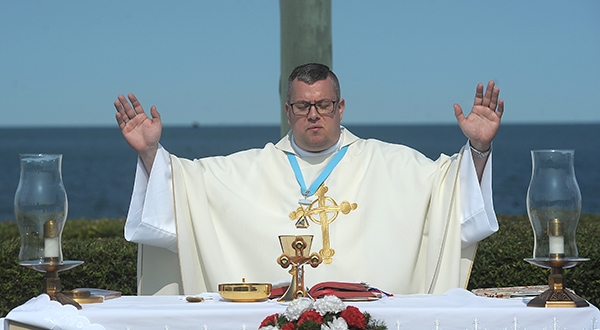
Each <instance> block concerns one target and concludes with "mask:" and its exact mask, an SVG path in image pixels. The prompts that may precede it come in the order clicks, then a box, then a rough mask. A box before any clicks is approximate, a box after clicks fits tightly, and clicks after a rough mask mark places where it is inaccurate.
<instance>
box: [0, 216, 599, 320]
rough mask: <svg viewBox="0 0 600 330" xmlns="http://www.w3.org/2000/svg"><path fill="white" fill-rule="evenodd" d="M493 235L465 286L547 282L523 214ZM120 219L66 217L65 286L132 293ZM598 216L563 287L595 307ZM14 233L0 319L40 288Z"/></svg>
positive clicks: (132, 264)
mask: <svg viewBox="0 0 600 330" xmlns="http://www.w3.org/2000/svg"><path fill="white" fill-rule="evenodd" d="M498 221H499V223H500V230H499V231H498V233H496V234H494V235H492V236H491V237H489V238H487V239H485V240H484V241H482V242H481V243H480V244H479V246H478V249H477V256H476V258H475V263H474V265H473V271H472V274H471V278H470V281H469V286H468V288H469V289H474V288H487V287H508V286H522V285H539V284H547V283H548V279H547V276H548V274H549V271H548V270H547V269H542V268H539V267H536V266H532V265H530V264H529V263H527V262H525V261H524V260H523V259H524V258H530V257H531V256H532V250H533V232H532V230H531V226H530V224H529V220H528V218H527V216H524V215H523V216H499V217H498ZM123 225H124V220H123V219H119V220H114V219H100V220H89V219H79V220H69V221H67V223H66V225H65V230H64V232H63V236H62V240H63V255H64V256H65V259H67V260H84V261H85V263H84V264H83V265H81V266H78V267H75V268H73V269H71V270H69V271H65V272H61V273H60V279H61V282H62V287H63V289H65V290H69V289H74V288H79V287H95V288H104V289H111V290H118V291H121V292H122V293H123V294H124V295H134V294H136V264H137V244H134V243H130V242H127V241H125V240H124V239H123ZM598 242H600V215H583V216H582V217H581V219H580V222H579V227H578V230H577V246H578V248H579V256H580V257H584V258H590V261H588V262H586V263H583V264H582V265H579V266H577V267H574V268H572V269H568V270H566V274H567V276H568V278H567V281H568V283H567V285H568V286H569V287H570V288H572V289H574V290H575V291H576V292H577V293H578V294H579V295H580V296H582V297H583V298H585V299H587V300H588V301H590V302H591V303H592V304H594V305H596V306H598V305H600V273H599V272H598V269H600V249H598ZM19 247H20V238H19V232H18V228H17V226H16V224H15V223H14V222H8V223H0V267H1V269H2V270H1V271H0V317H3V316H5V315H6V313H8V311H10V310H11V309H12V308H14V307H16V306H18V305H20V304H23V303H24V302H25V301H27V300H28V299H30V298H31V297H34V296H37V295H39V294H40V293H42V291H43V284H44V274H42V273H39V272H36V271H33V270H30V269H27V268H25V267H21V266H19V265H18V260H17V259H18V254H19Z"/></svg>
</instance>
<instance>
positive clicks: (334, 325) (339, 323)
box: [321, 317, 348, 330]
mask: <svg viewBox="0 0 600 330" xmlns="http://www.w3.org/2000/svg"><path fill="white" fill-rule="evenodd" d="M321 330H348V323H346V320H344V319H343V318H341V317H336V318H334V319H333V321H331V322H328V323H327V325H325V324H321Z"/></svg>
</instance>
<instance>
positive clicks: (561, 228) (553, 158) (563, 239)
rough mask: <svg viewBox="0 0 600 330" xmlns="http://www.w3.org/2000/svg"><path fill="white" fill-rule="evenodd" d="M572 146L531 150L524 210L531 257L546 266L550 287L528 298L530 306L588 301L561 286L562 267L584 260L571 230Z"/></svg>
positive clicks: (576, 201) (574, 197) (575, 204)
mask: <svg viewBox="0 0 600 330" xmlns="http://www.w3.org/2000/svg"><path fill="white" fill-rule="evenodd" d="M574 156H575V151H574V150H557V149H549V150H532V151H531V160H532V173H531V181H530V182H529V188H528V189H527V214H528V216H529V221H530V222H531V227H532V229H533V234H534V245H533V258H530V259H525V260H526V261H527V262H529V263H531V264H533V265H536V266H539V267H542V268H550V269H551V274H550V276H548V285H549V286H550V288H549V289H548V290H547V291H545V292H543V293H542V294H540V295H539V296H537V297H535V298H534V299H532V300H531V301H530V302H529V303H528V304H527V306H532V307H585V306H588V303H587V302H586V301H585V300H584V299H582V298H581V297H579V296H577V295H576V294H574V293H573V292H571V291H569V290H567V289H566V288H565V275H564V273H563V269H564V268H571V267H575V266H576V265H578V264H579V263H582V262H585V261H588V260H589V259H587V258H579V255H578V251H577V244H576V241H575V236H576V235H575V234H576V231H577V223H578V221H579V215H580V214H581V192H580V191H579V185H578V184H577V179H576V177H575V168H574Z"/></svg>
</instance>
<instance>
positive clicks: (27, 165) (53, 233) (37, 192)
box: [14, 154, 83, 308]
mask: <svg viewBox="0 0 600 330" xmlns="http://www.w3.org/2000/svg"><path fill="white" fill-rule="evenodd" d="M20 159H21V175H20V177H19V185H18V187H17V192H16V194H15V201H14V211H15V218H16V220H17V225H18V227H19V234H20V236H21V248H20V250H19V264H20V265H22V266H25V267H28V268H31V269H35V270H37V271H40V272H44V273H46V285H45V292H46V293H47V294H48V295H49V296H50V298H52V299H54V300H57V301H60V302H61V303H63V304H64V303H69V304H72V305H75V306H76V307H78V308H81V306H79V304H77V303H76V302H75V301H73V300H72V299H70V298H68V297H67V296H65V295H64V294H61V292H60V290H61V289H60V279H59V278H58V272H59V271H63V270H67V269H70V268H73V267H75V266H78V265H80V264H82V263H83V261H64V260H63V254H62V248H61V235H62V231H63V228H64V225H65V221H66V218H67V210H68V201H67V193H66V191H65V188H64V186H63V182H62V172H61V165H62V155H57V154H56V155H52V154H22V155H20Z"/></svg>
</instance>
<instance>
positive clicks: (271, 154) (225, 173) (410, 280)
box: [171, 129, 474, 294]
mask: <svg viewBox="0 0 600 330" xmlns="http://www.w3.org/2000/svg"><path fill="white" fill-rule="evenodd" d="M290 136H291V135H289V134H288V136H286V137H284V138H283V139H282V140H281V141H280V142H279V143H278V144H277V145H273V144H271V143H269V144H267V145H266V146H265V147H264V148H263V149H252V150H247V151H242V152H239V153H235V154H233V155H229V156H224V157H210V158H204V159H200V160H193V161H192V160H187V159H180V158H178V157H175V156H171V166H172V182H173V194H174V203H175V219H176V229H177V238H178V239H177V244H178V256H179V265H180V274H179V275H180V276H181V278H180V279H181V283H182V285H183V290H181V291H182V292H183V293H185V294H196V293H200V292H204V291H217V287H218V284H219V283H227V282H240V281H241V280H242V278H245V280H246V281H247V282H279V281H282V280H289V279H290V278H291V276H290V275H289V274H288V270H287V269H283V268H281V266H279V265H278V264H277V258H278V257H279V256H280V255H281V253H282V251H281V247H280V244H279V239H278V236H279V235H313V236H314V238H313V244H312V247H311V251H310V252H318V251H319V250H320V249H321V248H322V243H323V235H322V228H321V226H320V225H318V224H315V223H313V222H310V221H309V227H308V228H305V229H300V228H296V226H295V223H296V220H292V219H291V218H290V213H292V212H293V211H295V210H297V209H298V207H299V204H298V201H299V199H301V198H303V197H302V195H301V193H300V187H299V185H298V182H297V180H296V177H295V176H294V171H293V170H292V168H291V166H290V163H289V161H288V159H287V156H286V153H285V152H293V149H292V147H291V144H290ZM345 145H349V147H348V150H347V152H346V154H345V156H344V157H343V158H342V159H341V161H340V162H339V163H338V165H337V166H336V167H335V169H334V170H333V171H332V172H331V174H330V175H329V176H328V177H327V179H326V180H325V182H324V185H325V186H326V187H327V189H328V190H327V192H326V195H327V196H328V197H330V198H331V199H332V200H333V201H335V202H336V203H337V204H340V203H342V202H343V201H347V202H349V203H355V204H356V205H357V207H356V208H355V209H353V210H352V211H351V212H349V213H347V214H342V213H339V214H338V216H337V218H336V219H335V221H333V222H331V223H330V224H329V228H328V229H329V230H328V231H329V233H328V235H329V245H330V247H331V248H332V249H333V250H335V254H334V255H333V257H332V262H331V263H330V264H321V265H319V266H318V267H317V268H312V267H305V283H306V285H307V286H309V287H310V286H311V285H313V284H315V283H318V282H321V281H358V282H367V283H369V284H370V285H372V286H376V287H378V288H380V289H382V290H385V291H388V292H393V293H400V294H410V293H442V292H445V291H446V290H448V289H451V288H456V287H464V286H465V283H461V258H462V256H461V254H466V256H467V257H472V256H473V249H474V246H472V247H471V248H469V249H468V250H461V232H460V231H461V227H460V226H461V224H460V221H461V220H460V218H459V216H458V215H459V214H460V210H458V208H459V207H458V205H460V202H459V201H458V195H459V194H458V193H457V192H458V173H459V164H460V155H461V153H459V154H456V155H454V156H451V157H448V156H445V155H441V157H440V158H439V159H438V160H437V161H432V160H430V159H428V158H426V157H425V156H423V155H422V154H420V153H418V152H416V151H414V150H412V149H410V148H408V147H405V146H401V145H396V144H388V143H384V142H381V141H377V140H364V139H359V138H357V137H356V136H354V135H353V134H351V133H350V132H348V131H347V130H345V129H343V130H342V143H341V146H342V147H343V146H345ZM331 157H332V155H328V156H321V157H314V158H300V157H297V160H298V163H299V166H300V169H301V170H302V173H303V176H304V179H305V180H306V182H307V185H309V184H310V183H312V182H313V181H314V179H315V178H316V177H317V176H318V175H319V173H320V172H321V171H322V170H323V168H324V167H325V166H326V165H327V164H328V162H329V160H330V158H331ZM311 198H313V199H314V198H316V196H312V197H311ZM330 216H331V215H330ZM173 255H174V256H175V255H176V254H173ZM462 260H463V261H462V262H463V263H464V261H465V260H467V259H462ZM467 261H468V260H467ZM464 265H466V266H467V267H466V268H467V269H466V270H467V271H468V270H469V269H468V267H470V262H467V263H466V264H464ZM464 265H463V266H464ZM463 268H464V267H463ZM174 271H175V272H177V269H174ZM463 281H464V273H463Z"/></svg>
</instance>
